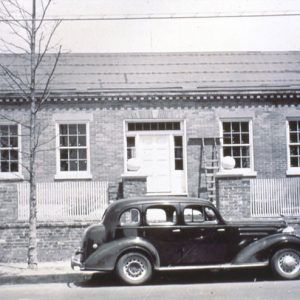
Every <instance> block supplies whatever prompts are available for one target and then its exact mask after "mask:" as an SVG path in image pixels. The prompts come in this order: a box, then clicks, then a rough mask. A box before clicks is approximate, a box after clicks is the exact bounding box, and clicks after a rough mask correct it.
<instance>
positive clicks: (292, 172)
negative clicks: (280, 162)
mask: <svg viewBox="0 0 300 300" xmlns="http://www.w3.org/2000/svg"><path fill="white" fill-rule="evenodd" d="M286 175H287V176H300V168H290V169H288V170H287V171H286Z"/></svg>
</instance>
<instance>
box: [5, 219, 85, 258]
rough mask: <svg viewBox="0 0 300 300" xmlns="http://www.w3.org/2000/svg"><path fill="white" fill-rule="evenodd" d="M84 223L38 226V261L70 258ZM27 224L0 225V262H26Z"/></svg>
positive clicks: (77, 243)
mask: <svg viewBox="0 0 300 300" xmlns="http://www.w3.org/2000/svg"><path fill="white" fill-rule="evenodd" d="M88 225H89V224H88V223H73V224H72V223H40V224H38V231H37V237H38V260H39V261H58V260H67V259H70V258H71V256H72V255H73V252H74V250H75V249H76V248H78V247H79V246H80V241H81V238H82V235H83V233H84V229H85V228H86V227H87V226H88ZM27 245H28V225H27V224H24V223H6V224H2V225H1V224H0V248H1V251H0V262H26V260H27Z"/></svg>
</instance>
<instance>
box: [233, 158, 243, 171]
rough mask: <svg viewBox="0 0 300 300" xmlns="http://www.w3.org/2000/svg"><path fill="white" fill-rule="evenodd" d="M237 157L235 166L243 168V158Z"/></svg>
mask: <svg viewBox="0 0 300 300" xmlns="http://www.w3.org/2000/svg"><path fill="white" fill-rule="evenodd" d="M234 159H235V167H236V168H241V167H242V165H241V159H240V158H236V157H235V158H234Z"/></svg>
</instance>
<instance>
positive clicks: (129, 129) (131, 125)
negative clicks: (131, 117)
mask: <svg viewBox="0 0 300 300" xmlns="http://www.w3.org/2000/svg"><path fill="white" fill-rule="evenodd" d="M134 130H135V124H134V123H129V124H128V131H134Z"/></svg>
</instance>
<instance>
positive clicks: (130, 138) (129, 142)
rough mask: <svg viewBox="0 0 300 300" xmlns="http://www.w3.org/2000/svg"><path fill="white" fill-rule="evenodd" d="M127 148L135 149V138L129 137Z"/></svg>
mask: <svg viewBox="0 0 300 300" xmlns="http://www.w3.org/2000/svg"><path fill="white" fill-rule="evenodd" d="M127 147H135V137H127Z"/></svg>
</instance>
